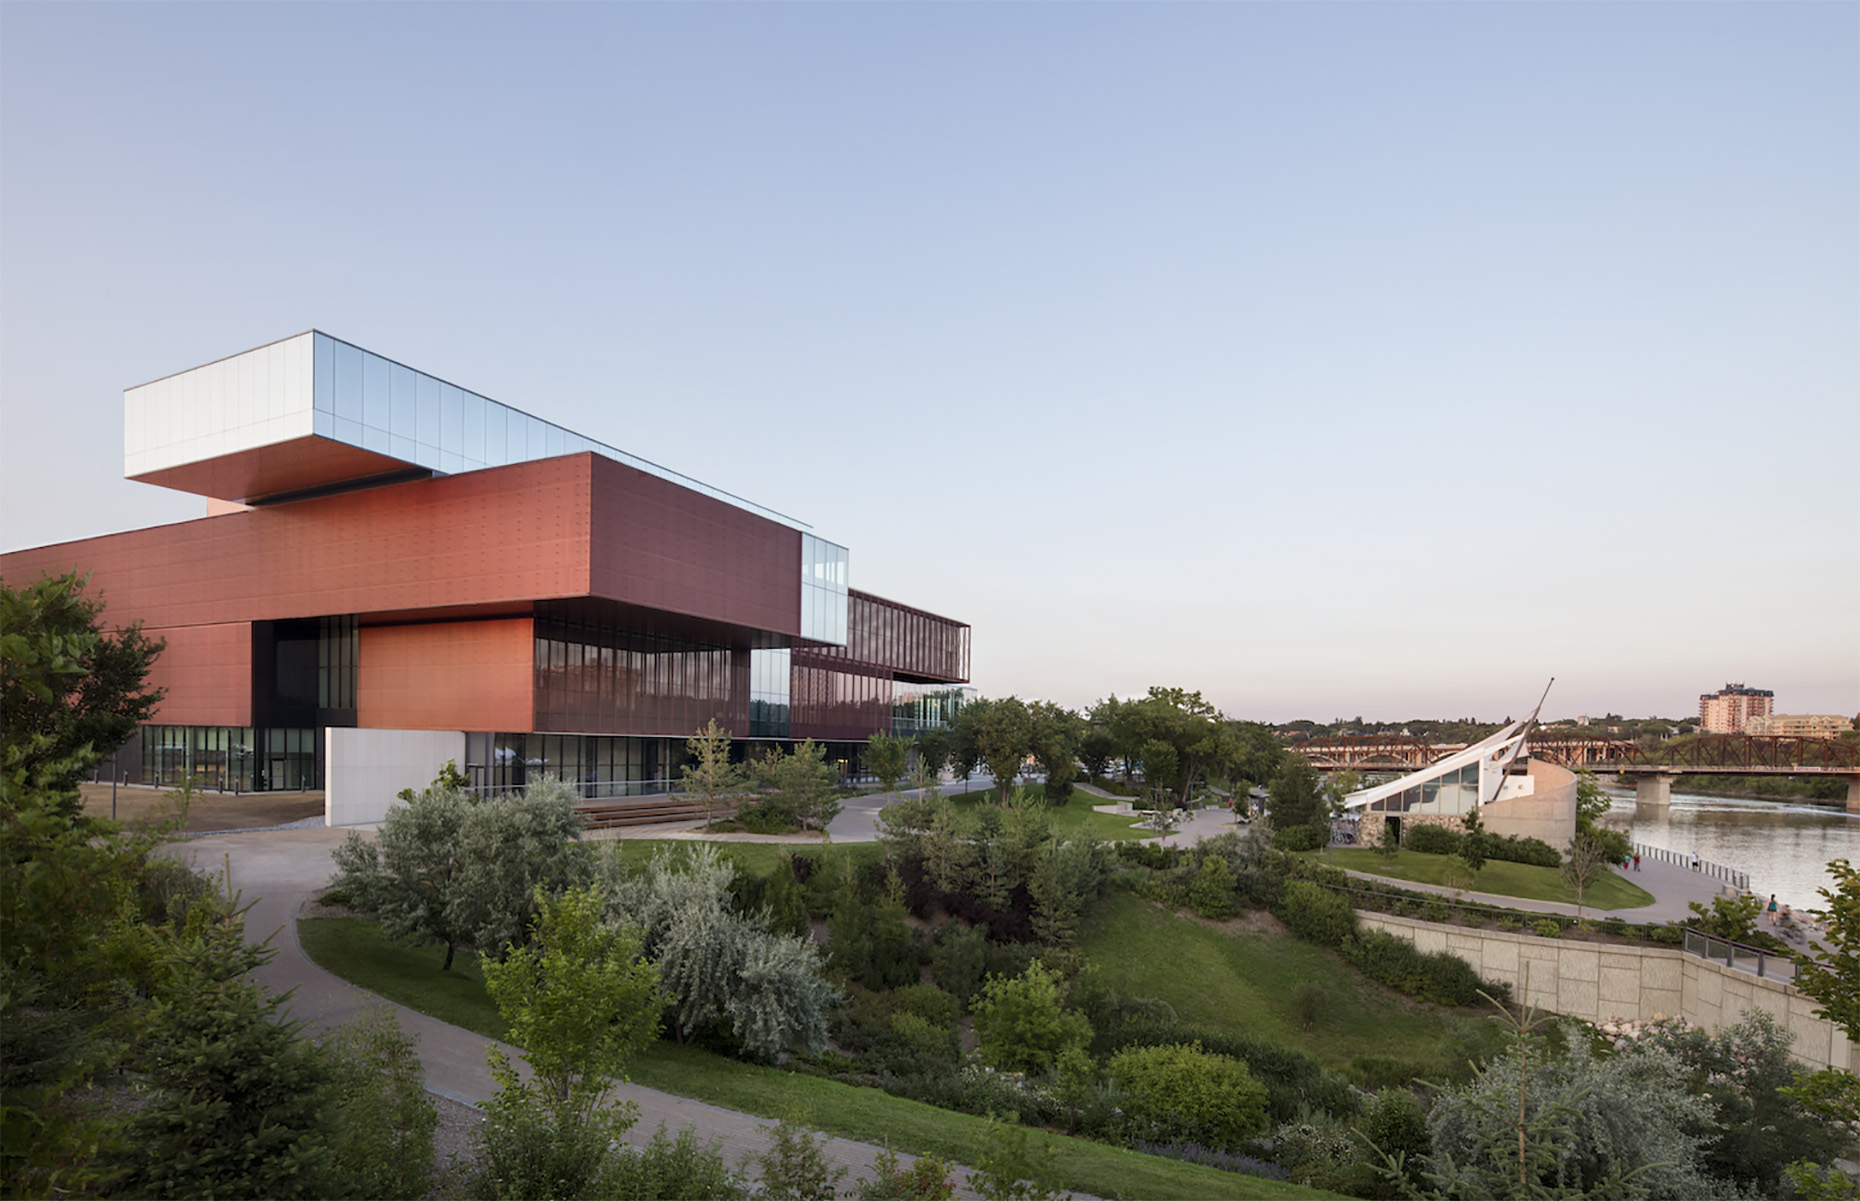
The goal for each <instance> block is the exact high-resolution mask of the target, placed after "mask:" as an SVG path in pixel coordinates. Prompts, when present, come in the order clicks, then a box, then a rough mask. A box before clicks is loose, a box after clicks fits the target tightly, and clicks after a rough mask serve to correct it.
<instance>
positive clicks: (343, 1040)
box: [323, 1005, 439, 1199]
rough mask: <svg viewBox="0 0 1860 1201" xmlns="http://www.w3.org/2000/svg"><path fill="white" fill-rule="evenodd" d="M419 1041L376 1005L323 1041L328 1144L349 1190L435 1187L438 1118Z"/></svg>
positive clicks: (396, 1191) (403, 1191)
mask: <svg viewBox="0 0 1860 1201" xmlns="http://www.w3.org/2000/svg"><path fill="white" fill-rule="evenodd" d="M414 1041H415V1040H414V1039H413V1037H412V1036H411V1035H409V1034H407V1033H405V1032H404V1031H402V1030H401V1028H400V1024H399V1023H398V1022H396V1021H395V1020H394V1013H393V1010H391V1009H389V1008H388V1007H387V1006H385V1005H371V1006H369V1007H368V1008H366V1009H364V1010H363V1011H362V1012H361V1013H360V1014H359V1015H357V1016H356V1017H354V1018H352V1019H350V1020H349V1021H348V1022H346V1023H344V1024H343V1025H341V1026H338V1027H336V1028H335V1030H333V1031H331V1033H330V1036H329V1038H328V1039H326V1040H325V1041H324V1043H323V1050H324V1052H325V1054H326V1057H327V1059H328V1061H329V1069H330V1077H331V1079H330V1091H329V1097H328V1101H327V1105H328V1108H327V1111H326V1112H327V1113H328V1114H329V1116H330V1119H331V1125H332V1132H331V1138H330V1144H331V1149H332V1150H333V1151H334V1152H335V1172H336V1177H337V1179H338V1180H340V1181H341V1182H342V1183H343V1185H344V1186H345V1188H346V1191H347V1192H348V1193H349V1194H350V1195H353V1196H357V1197H381V1198H389V1197H395V1198H409V1199H414V1198H420V1197H424V1196H426V1195H427V1193H428V1192H429V1191H430V1190H431V1188H432V1185H433V1181H432V1173H433V1130H434V1128H435V1127H436V1126H437V1125H438V1124H439V1117H438V1114H437V1113H436V1112H435V1111H434V1109H433V1099H432V1098H431V1097H430V1096H428V1095H427V1092H426V1073H425V1070H424V1069H423V1068H422V1067H421V1065H420V1057H419V1055H418V1053H417V1052H416V1051H415V1049H414Z"/></svg>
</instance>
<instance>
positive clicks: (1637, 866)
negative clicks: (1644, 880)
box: [1634, 851, 1640, 871]
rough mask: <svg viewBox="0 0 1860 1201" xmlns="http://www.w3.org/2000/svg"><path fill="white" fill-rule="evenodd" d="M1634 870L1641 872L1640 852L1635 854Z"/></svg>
mask: <svg viewBox="0 0 1860 1201" xmlns="http://www.w3.org/2000/svg"><path fill="white" fill-rule="evenodd" d="M1634 870H1635V871H1639V870H1640V852H1639V851H1635V852H1634Z"/></svg>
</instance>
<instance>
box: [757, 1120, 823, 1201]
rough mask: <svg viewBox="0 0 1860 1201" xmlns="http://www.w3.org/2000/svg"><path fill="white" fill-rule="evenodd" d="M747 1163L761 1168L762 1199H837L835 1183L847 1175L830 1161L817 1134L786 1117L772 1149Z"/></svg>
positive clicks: (775, 1134)
mask: <svg viewBox="0 0 1860 1201" xmlns="http://www.w3.org/2000/svg"><path fill="white" fill-rule="evenodd" d="M744 1162H745V1164H746V1165H747V1164H749V1163H754V1164H755V1165H756V1167H757V1168H758V1169H760V1170H759V1172H758V1173H757V1175H758V1187H757V1189H756V1196H757V1197H758V1198H759V1199H760V1201H833V1198H834V1196H835V1192H834V1187H833V1186H834V1185H836V1184H838V1183H839V1182H840V1180H842V1179H843V1178H844V1177H845V1175H846V1169H845V1168H836V1167H833V1166H832V1165H831V1164H829V1162H828V1161H827V1154H826V1152H825V1151H823V1150H822V1149H821V1146H820V1139H819V1138H818V1137H817V1136H816V1135H814V1134H813V1133H812V1132H811V1131H807V1130H803V1129H801V1128H800V1127H799V1126H796V1125H793V1124H791V1123H789V1122H787V1121H785V1120H784V1121H782V1122H779V1123H777V1124H776V1126H775V1129H774V1132H773V1133H772V1135H771V1139H770V1143H769V1146H768V1149H767V1150H765V1151H763V1152H762V1153H761V1154H759V1155H752V1156H750V1157H749V1158H748V1159H747V1160H745V1161H744Z"/></svg>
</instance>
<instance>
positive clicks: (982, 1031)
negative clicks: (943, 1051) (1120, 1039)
mask: <svg viewBox="0 0 1860 1201" xmlns="http://www.w3.org/2000/svg"><path fill="white" fill-rule="evenodd" d="M975 1034H976V1037H977V1038H978V1039H979V1040H980V1041H981V1053H982V1059H983V1061H984V1062H985V1063H987V1064H988V1065H989V1066H991V1067H996V1068H1003V1069H1006V1070H1008V1071H1031V1072H1043V1071H1045V1070H1046V1069H1048V1068H1050V1067H1051V1066H1052V1065H1053V1061H1054V1060H1055V1059H1057V1058H1058V1056H1059V1054H1060V1052H1062V1051H1064V1050H1066V1048H1068V1047H1082V1046H1084V1045H1085V1044H1086V1043H1088V1042H1090V1041H1091V1023H1090V1022H1088V1021H1086V1020H1085V1016H1084V1015H1083V1014H1079V1013H1069V1012H1066V1011H1064V1010H1062V1009H1061V1007H1060V978H1059V975H1058V973H1056V972H1051V971H1048V970H1047V969H1046V968H1045V967H1044V966H1042V965H1041V964H1038V963H1035V964H1032V965H1030V966H1029V967H1028V968H1027V970H1026V971H1025V972H1024V973H1022V974H1021V975H1019V976H1013V977H1005V976H990V977H989V978H988V983H987V984H986V985H984V986H983V989H982V997H981V999H980V1000H979V1001H977V1002H976V1003H975Z"/></svg>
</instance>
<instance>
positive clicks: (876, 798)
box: [179, 776, 1721, 1197]
mask: <svg viewBox="0 0 1860 1201" xmlns="http://www.w3.org/2000/svg"><path fill="white" fill-rule="evenodd" d="M991 786H992V783H991V781H989V780H988V779H987V778H986V777H979V776H978V777H976V778H975V779H974V780H972V781H971V782H970V783H969V785H968V788H969V790H971V791H979V790H981V789H984V788H988V787H991ZM961 790H962V788H961V785H957V786H955V787H954V788H952V787H951V786H949V785H945V786H944V787H943V789H942V791H943V792H944V794H945V795H948V794H950V793H951V792H952V791H961ZM1081 791H1082V792H1084V793H1085V794H1086V795H1087V796H1090V797H1092V798H1094V799H1101V800H1105V801H1108V802H1110V803H1105V804H1099V805H1096V806H1094V808H1096V809H1097V810H1098V811H1099V812H1108V813H1123V814H1128V815H1129V816H1130V817H1131V819H1132V821H1133V822H1134V821H1135V820H1136V819H1137V815H1136V814H1135V813H1134V812H1133V811H1132V806H1131V804H1130V802H1129V801H1128V800H1120V799H1118V798H1114V797H1109V796H1108V795H1107V794H1105V793H1102V792H1100V791H1098V790H1097V789H1094V788H1091V787H1089V786H1081ZM899 795H906V796H908V795H914V794H911V793H908V792H907V793H902V794H888V793H873V794H867V795H865V796H861V797H857V798H853V799H850V800H848V801H846V802H845V804H844V806H843V808H842V809H841V812H840V814H839V816H837V817H836V818H835V819H834V820H833V821H832V822H831V823H830V824H829V826H828V832H829V834H830V835H831V837H832V839H833V840H834V841H836V842H870V841H872V840H874V839H875V838H876V837H877V835H878V826H877V815H878V812H879V810H881V809H883V808H884V807H885V806H886V805H888V804H890V803H892V802H893V801H895V800H896V799H897V798H898V796H899ZM701 824H702V823H695V824H693V825H662V826H646V827H631V828H625V829H622V830H620V831H617V832H616V836H617V837H622V838H650V839H664V838H673V839H679V838H684V839H691V840H693V841H752V842H790V843H812V844H816V845H817V844H819V843H820V842H821V841H822V840H821V838H820V837H819V835H741V834H738V835H729V836H723V837H720V836H713V835H703V834H699V833H698V832H697V831H696V829H695V826H696V825H701ZM1244 829H1245V826H1244V825H1241V824H1239V823H1236V822H1235V821H1234V820H1233V816H1232V814H1231V813H1230V812H1228V811H1227V810H1225V809H1201V810H1196V811H1194V812H1192V813H1190V814H1189V815H1188V816H1187V817H1186V818H1185V819H1184V820H1183V821H1182V823H1181V824H1180V825H1178V826H1177V827H1176V829H1175V830H1174V831H1173V832H1172V833H1170V834H1168V835H1167V836H1165V837H1164V838H1163V839H1161V842H1162V843H1163V844H1164V845H1167V846H1177V847H1185V846H1191V845H1193V844H1195V843H1197V842H1199V841H1201V840H1202V839H1203V838H1207V837H1211V836H1213V835H1216V834H1220V833H1224V832H1227V831H1232V830H1244ZM347 836H348V831H346V830H330V829H296V830H265V831H238V832H232V833H227V834H221V835H218V836H215V837H211V838H202V839H196V840H193V841H190V842H189V843H187V844H186V845H185V846H183V847H181V848H180V849H179V851H180V853H181V854H183V855H185V856H187V857H188V859H189V860H190V861H191V862H192V863H193V864H194V865H195V866H196V867H198V868H201V869H203V870H207V871H214V870H220V869H222V868H225V869H226V870H227V871H228V872H229V874H230V876H231V880H232V885H233V887H234V888H235V889H237V890H239V891H240V892H241V893H242V894H243V897H244V900H245V901H247V902H248V903H250V905H251V909H250V911H249V912H248V913H247V915H246V931H247V936H248V937H249V938H252V939H253V940H254V941H256V940H259V939H263V938H265V937H267V936H272V937H273V939H274V945H275V946H276V947H277V948H278V954H277V957H276V958H275V959H273V960H272V962H271V963H269V964H267V965H266V966H265V967H263V968H261V969H260V970H259V972H258V973H257V976H258V980H259V982H260V983H261V984H263V985H265V987H267V988H270V989H272V990H273V991H277V992H284V991H286V990H295V992H294V995H293V998H292V1013H293V1015H294V1016H296V1017H299V1018H302V1019H305V1020H307V1021H310V1022H311V1023H313V1024H335V1023H339V1022H342V1021H345V1020H347V1019H348V1018H350V1017H352V1016H353V1015H354V1014H355V1013H356V1012H357V1011H358V1010H360V1009H361V1008H362V1007H363V1006H365V1005H370V1004H377V1005H379V1004H386V1005H387V1006H388V1008H390V1009H391V1010H392V1011H393V1013H394V1016H395V1017H396V1019H397V1020H398V1021H399V1022H400V1025H401V1028H402V1029H403V1030H406V1031H407V1032H408V1033H410V1034H412V1035H414V1036H415V1037H416V1038H417V1039H418V1040H419V1053H420V1060H421V1063H422V1065H423V1066H424V1067H425V1069H426V1080H427V1087H428V1088H429V1089H430V1090H431V1091H433V1092H435V1093H438V1094H439V1095H441V1096H444V1097H449V1098H451V1099H452V1100H455V1101H459V1102H463V1103H464V1104H467V1105H477V1104H479V1103H480V1102H483V1101H485V1100H487V1099H489V1098H490V1097H491V1095H492V1094H493V1093H494V1092H495V1091H496V1086H495V1084H494V1083H493V1082H492V1080H491V1074H490V1069H489V1065H488V1064H487V1062H486V1058H485V1051H486V1049H487V1048H488V1047H489V1046H490V1045H491V1044H490V1042H489V1040H487V1039H484V1038H483V1037H481V1036H479V1035H476V1034H473V1033H471V1032H470V1031H468V1030H464V1029H461V1028H459V1027H457V1026H453V1025H450V1024H448V1023H446V1022H442V1021H439V1020H437V1019H436V1018H431V1017H427V1016H426V1015H424V1014H420V1013H416V1012H414V1011H413V1010H411V1009H408V1008H406V1007H404V1006H400V1005H394V1004H392V1003H389V1002H385V1001H383V1000H381V998H379V997H376V996H374V995H373V994H370V993H367V992H365V991H363V990H361V989H358V988H355V987H354V986H352V985H350V984H348V983H346V982H344V981H342V980H340V979H338V978H336V977H335V976H333V975H331V974H329V973H328V972H326V971H324V970H323V969H322V968H320V967H318V966H316V965H315V964H314V963H312V962H310V960H309V959H308V958H307V957H306V956H305V955H304V953H303V950H302V948H301V947H300V946H299V945H298V942H297V934H296V926H295V922H294V918H295V915H296V913H297V910H298V908H299V906H300V905H302V903H303V902H304V900H305V899H307V898H308V897H309V896H310V895H311V894H312V893H314V892H317V891H319V890H320V889H322V888H323V887H325V886H326V885H327V884H328V883H329V877H330V873H331V871H332V870H333V865H332V863H331V861H330V857H329V856H330V851H331V850H333V849H334V848H335V847H336V846H338V845H339V844H340V843H341V842H342V840H343V839H344V838H346V837H347ZM1352 874H1353V875H1361V876H1364V877H1365V878H1373V879H1384V880H1386V879H1387V877H1370V876H1367V875H1366V874H1365V873H1352ZM1624 874H1625V875H1626V876H1627V878H1628V879H1630V880H1632V881H1633V882H1634V883H1636V884H1638V885H1640V886H1641V887H1642V888H1644V889H1646V890H1647V891H1648V892H1650V893H1652V894H1654V896H1655V898H1656V900H1655V902H1654V904H1653V905H1650V906H1647V907H1644V908H1641V909H1628V910H1618V911H1615V914H1616V915H1617V916H1620V917H1623V918H1626V919H1628V920H1630V921H1635V922H1664V921H1670V920H1674V919H1683V918H1685V917H1688V916H1690V911H1689V909H1688V908H1687V902H1689V901H1695V900H1696V901H1699V902H1701V903H1703V904H1707V905H1709V904H1710V902H1711V898H1712V897H1714V896H1717V895H1720V891H1721V890H1720V886H1719V885H1718V884H1717V882H1716V881H1714V880H1712V879H1710V878H1709V877H1706V876H1703V875H1700V874H1698V873H1696V872H1692V871H1690V870H1688V869H1686V868H1683V867H1678V866H1674V865H1671V864H1663V863H1653V862H1651V861H1644V862H1643V864H1642V868H1641V871H1640V872H1638V873H1636V872H1632V871H1630V872H1627V873H1624ZM1394 882H1395V883H1397V884H1400V885H1401V886H1403V887H1407V888H1414V889H1418V890H1424V891H1432V892H1439V893H1442V894H1443V895H1449V896H1450V895H1451V890H1449V889H1445V888H1440V887H1437V886H1431V885H1426V884H1416V883H1410V882H1408V881H1399V880H1398V881H1394ZM1464 896H1465V899H1467V900H1470V901H1476V902H1481V903H1486V904H1494V905H1503V906H1507V907H1509V908H1514V909H1525V910H1532V911H1537V912H1544V913H1559V914H1568V915H1570V916H1574V915H1575V912H1576V909H1575V906H1573V905H1565V904H1560V903H1557V902H1551V901H1529V900H1524V899H1521V898H1518V897H1504V896H1493V895H1488V894H1482V893H1466V894H1464ZM1589 912H1591V913H1594V912H1595V911H1594V910H1590V911H1589ZM506 1050H507V1052H508V1053H509V1054H511V1056H512V1058H513V1059H516V1060H520V1054H519V1053H518V1052H516V1051H515V1050H514V1048H506ZM614 1096H615V1097H616V1098H617V1099H621V1100H629V1101H633V1102H635V1103H637V1104H638V1105H639V1109H640V1120H639V1122H638V1123H637V1124H636V1125H635V1126H634V1127H633V1130H632V1131H631V1133H630V1135H629V1139H630V1141H633V1142H636V1143H643V1142H644V1141H645V1140H646V1139H648V1138H650V1137H651V1135H652V1132H653V1131H654V1130H656V1129H657V1128H658V1126H659V1125H660V1123H664V1124H665V1126H666V1127H667V1128H668V1129H670V1130H673V1131H677V1130H679V1129H681V1128H683V1127H685V1126H692V1127H695V1128H696V1130H697V1133H698V1137H699V1138H701V1139H703V1140H704V1141H706V1142H710V1141H712V1140H721V1141H722V1144H723V1150H724V1155H725V1158H726V1159H727V1160H728V1161H729V1162H731V1163H732V1164H735V1163H737V1162H738V1161H740V1160H741V1159H742V1158H743V1156H745V1155H747V1154H751V1153H754V1152H759V1151H761V1150H762V1149H764V1148H765V1147H767V1146H768V1144H769V1135H768V1132H769V1130H770V1129H771V1128H772V1124H771V1123H769V1122H768V1121H766V1120H765V1119H761V1118H756V1117H751V1116H750V1115H748V1114H742V1113H736V1112H733V1111H731V1110H726V1109H720V1108H718V1107H716V1106H713V1105H707V1104H705V1103H703V1102H701V1101H693V1100H689V1099H687V1098H683V1097H674V1096H672V1095H670V1094H669V1093H662V1092H659V1091H658V1090H656V1089H649V1088H644V1087H641V1086H639V1085H632V1084H628V1085H622V1086H620V1087H619V1088H618V1089H616V1090H615V1093H614ZM826 1147H827V1150H828V1153H829V1154H830V1155H831V1156H832V1158H833V1159H834V1160H835V1161H836V1162H838V1163H840V1164H842V1165H844V1166H846V1167H848V1168H850V1169H851V1176H849V1177H848V1181H849V1182H850V1181H851V1180H852V1179H854V1178H857V1177H858V1176H861V1175H866V1174H869V1173H870V1171H871V1169H872V1164H873V1161H874V1158H875V1157H876V1155H877V1153H878V1148H876V1147H872V1146H869V1145H867V1144H864V1143H857V1142H852V1141H850V1140H847V1139H830V1140H827V1142H826ZM900 1158H901V1159H903V1160H904V1161H905V1162H906V1163H908V1162H910V1160H911V1157H909V1156H901V1157H900ZM956 1178H957V1179H958V1180H964V1179H966V1175H965V1173H964V1172H963V1171H961V1170H958V1171H957V1173H956ZM959 1195H962V1196H964V1197H969V1196H972V1195H973V1194H969V1193H966V1192H964V1193H961V1194H959Z"/></svg>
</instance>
